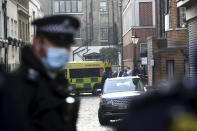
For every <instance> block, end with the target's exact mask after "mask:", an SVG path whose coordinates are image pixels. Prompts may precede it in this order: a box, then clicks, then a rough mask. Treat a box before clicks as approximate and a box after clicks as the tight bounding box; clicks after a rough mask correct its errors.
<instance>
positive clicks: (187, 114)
mask: <svg viewBox="0 0 197 131" xmlns="http://www.w3.org/2000/svg"><path fill="white" fill-rule="evenodd" d="M192 83H193V84H192ZM186 84H187V85H186ZM188 85H190V86H191V87H190V88H189V87H188ZM172 87H175V88H174V89H173V90H171V91H169V92H165V93H164V92H153V93H152V94H151V95H150V94H147V95H146V96H143V97H139V98H136V99H135V100H133V102H132V104H131V107H130V110H129V111H130V114H129V116H128V117H127V118H126V119H125V120H124V121H122V122H121V124H120V127H119V128H118V131H189V130H190V131H196V130H197V94H196V91H197V89H196V87H197V83H195V82H194V81H189V82H188V81H187V82H178V83H177V84H175V85H173V86H172Z"/></svg>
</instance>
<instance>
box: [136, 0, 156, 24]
mask: <svg viewBox="0 0 197 131" xmlns="http://www.w3.org/2000/svg"><path fill="white" fill-rule="evenodd" d="M139 14H140V26H152V25H153V12H152V2H140V3H139Z"/></svg>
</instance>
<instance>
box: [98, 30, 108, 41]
mask: <svg viewBox="0 0 197 131" xmlns="http://www.w3.org/2000/svg"><path fill="white" fill-rule="evenodd" d="M100 40H108V28H101V29H100Z"/></svg>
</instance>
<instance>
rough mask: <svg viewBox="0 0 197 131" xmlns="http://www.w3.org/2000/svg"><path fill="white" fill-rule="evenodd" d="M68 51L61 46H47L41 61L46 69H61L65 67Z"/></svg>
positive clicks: (67, 60)
mask: <svg viewBox="0 0 197 131" xmlns="http://www.w3.org/2000/svg"><path fill="white" fill-rule="evenodd" d="M69 57H70V55H69V51H68V50H66V49H61V48H49V49H48V50H47V54H46V56H45V57H43V58H42V61H43V63H44V65H45V66H46V68H47V69H49V70H51V71H57V70H61V69H63V68H65V67H67V64H68V62H69Z"/></svg>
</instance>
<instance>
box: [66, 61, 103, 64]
mask: <svg viewBox="0 0 197 131" xmlns="http://www.w3.org/2000/svg"><path fill="white" fill-rule="evenodd" d="M95 62H96V63H103V62H102V61H74V62H69V63H71V64H73V63H82V64H83V63H95Z"/></svg>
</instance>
